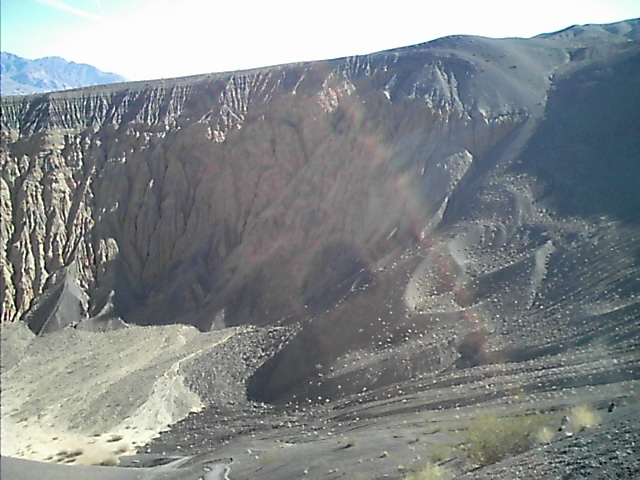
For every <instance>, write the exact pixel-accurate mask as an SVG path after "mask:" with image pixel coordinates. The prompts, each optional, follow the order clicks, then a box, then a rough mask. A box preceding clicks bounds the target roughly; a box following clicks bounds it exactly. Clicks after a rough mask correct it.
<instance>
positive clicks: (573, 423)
mask: <svg viewBox="0 0 640 480" xmlns="http://www.w3.org/2000/svg"><path fill="white" fill-rule="evenodd" d="M599 422H600V416H599V415H598V414H597V413H596V412H595V411H593V410H592V409H591V408H590V407H589V406H588V405H578V406H577V407H573V408H572V409H571V412H570V413H569V429H570V430H571V431H574V432H581V431H582V430H584V429H585V428H589V427H593V426H594V425H597V424H598V423H599Z"/></svg>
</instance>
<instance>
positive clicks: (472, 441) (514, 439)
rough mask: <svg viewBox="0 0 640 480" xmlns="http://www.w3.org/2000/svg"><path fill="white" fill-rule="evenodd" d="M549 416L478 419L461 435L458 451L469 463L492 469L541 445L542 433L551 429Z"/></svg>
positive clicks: (489, 416)
mask: <svg viewBox="0 0 640 480" xmlns="http://www.w3.org/2000/svg"><path fill="white" fill-rule="evenodd" d="M550 425H551V418H550V417H549V416H547V415H542V414H536V415H522V416H512V417H496V416H495V415H481V416H479V417H477V418H476V419H475V420H474V421H473V422H472V423H471V424H470V425H469V427H468V428H467V429H466V430H463V431H462V432H461V433H460V435H461V437H462V438H461V440H462V444H461V446H460V447H459V448H460V449H461V450H462V451H463V452H464V453H465V454H466V455H467V456H468V457H469V459H470V460H471V461H472V462H474V463H476V464H479V465H491V464H492V463H496V462H498V461H500V460H502V459H503V458H506V457H508V456H511V455H517V454H519V453H522V452H525V451H527V450H529V449H530V448H532V447H533V446H534V445H535V444H536V443H537V442H538V441H539V433H540V432H541V431H542V430H543V429H544V428H545V427H546V428H549V429H550Z"/></svg>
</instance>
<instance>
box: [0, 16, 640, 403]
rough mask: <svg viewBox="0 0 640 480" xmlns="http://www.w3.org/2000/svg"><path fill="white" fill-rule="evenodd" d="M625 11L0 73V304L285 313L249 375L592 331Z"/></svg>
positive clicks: (622, 219) (629, 48)
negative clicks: (51, 76) (271, 350)
mask: <svg viewBox="0 0 640 480" xmlns="http://www.w3.org/2000/svg"><path fill="white" fill-rule="evenodd" d="M638 31H639V23H638V21H629V22H623V23H620V24H615V25H609V26H586V27H574V28H571V29H568V30H566V31H562V32H558V33H556V34H550V35H545V36H541V37H536V38H533V39H528V40H523V39H504V40H492V39H486V38H479V37H448V38H444V39H440V40H436V41H434V42H430V43H427V44H422V45H417V46H413V47H407V48H403V49H398V50H392V51H387V52H381V53H377V54H372V55H366V56H359V57H350V58H345V59H338V60H332V61H325V62H313V63H301V64H293V65H284V66H278V67H272V68H268V69H259V70H253V71H246V72H234V73H228V74H211V75H204V76H198V77H190V78H183V79H175V80H165V81H154V82H139V83H129V84H124V85H118V86H105V87H100V88H89V89H83V90H79V91H74V92H60V93H53V94H48V95H43V96H30V97H8V98H3V99H2V144H1V152H0V164H1V165H2V179H1V184H0V188H1V190H0V194H1V201H2V210H1V214H2V218H1V220H2V227H1V230H0V241H1V242H0V243H1V244H2V249H3V252H4V254H3V256H2V284H3V289H2V298H1V301H2V321H16V320H19V319H21V318H23V317H25V315H27V313H28V312H29V311H30V309H31V313H30V314H29V315H31V316H30V317H28V318H34V315H35V314H34V313H33V312H34V311H35V310H37V309H39V310H37V315H35V316H36V317H38V318H53V317H51V315H49V314H46V315H45V314H44V313H43V312H42V305H43V304H44V303H46V302H45V301H44V300H42V299H45V300H46V298H49V297H51V298H53V297H55V296H56V295H58V297H56V298H61V296H63V297H64V298H65V299H67V300H69V298H70V297H69V295H70V294H69V292H75V293H73V295H72V297H73V299H74V300H73V301H72V302H71V303H73V305H75V306H76V307H77V308H76V307H74V310H73V311H74V312H77V315H76V314H74V315H66V314H65V315H62V316H61V315H57V314H54V315H53V316H54V317H55V318H58V320H57V325H59V326H64V324H65V320H64V318H66V319H67V320H66V322H74V323H75V322H80V323H83V321H87V320H90V321H91V323H90V324H91V325H94V326H96V325H106V323H105V322H111V324H112V325H119V324H120V322H121V321H124V322H129V323H138V324H143V325H144V324H167V323H174V322H183V323H189V324H193V325H196V326H198V327H199V328H201V329H203V330H208V329H210V328H212V327H214V328H218V327H221V326H229V325H238V324H247V323H253V324H275V323H293V322H296V321H304V322H307V323H305V327H304V328H303V329H302V331H301V333H300V334H299V335H297V336H296V337H295V338H294V339H293V340H292V341H291V343H290V345H289V347H288V348H285V349H284V350H283V351H282V352H281V353H280V354H279V355H278V356H276V357H275V358H274V359H273V360H272V361H271V362H269V363H268V364H267V365H265V367H264V369H263V370H262V372H260V374H259V375H257V376H256V379H255V391H256V392H259V393H256V395H257V396H262V398H264V399H268V400H277V399H278V398H280V397H281V396H282V395H284V394H283V393H282V392H293V391H295V392H298V393H300V392H307V393H308V392H310V391H311V390H314V389H316V387H315V386H314V387H310V386H309V385H308V384H307V381H306V379H307V378H309V376H310V375H311V376H313V375H316V374H317V373H318V371H320V372H321V373H323V374H324V375H325V376H324V380H323V381H322V382H320V383H321V387H320V389H321V391H322V392H323V393H324V394H329V392H338V390H340V389H342V388H344V387H343V385H344V383H345V381H346V380H349V382H351V383H350V384H351V385H354V387H353V388H357V386H358V381H356V380H357V379H364V378H367V382H368V384H371V383H372V382H373V383H374V384H375V383H376V382H378V383H379V384H385V383H389V382H391V381H394V379H397V378H403V377H406V376H407V375H415V374H416V373H417V372H418V373H419V372H420V371H433V370H437V369H442V368H447V367H450V366H451V365H453V364H455V362H458V361H462V362H467V363H469V364H473V363H474V362H488V361H492V359H494V358H498V357H500V358H525V357H528V356H531V355H537V354H539V353H540V352H543V351H545V350H544V349H545V348H555V346H557V345H558V344H559V342H560V341H562V342H565V346H564V347H563V348H566V345H568V344H571V342H574V343H580V342H588V341H590V340H589V339H593V338H595V336H601V338H605V339H610V341H611V342H615V339H616V338H617V337H616V336H617V335H621V336H624V335H627V334H630V329H631V328H632V325H633V320H634V319H637V318H638V315H639V314H640V313H639V312H640V307H639V303H638V293H639V292H640V285H639V284H638V278H640V275H639V271H640V269H639V265H638V256H637V245H638V240H637V239H638V235H639V230H638V229H639V226H638V225H639V217H638V212H637V209H636V208H635V205H637V204H638V193H637V192H639V191H640V188H639V187H640V185H639V184H638V180H637V178H640V177H638V176H637V175H634V174H633V172H634V171H637V168H638V167H637V165H638V162H637V160H638V154H637V152H638V151H639V149H640V145H639V143H638V142H639V140H638V135H637V134H636V133H637V132H636V131H635V130H636V129H635V125H637V124H638V123H639V120H640V118H638V117H639V112H640V96H639V95H640V92H639V89H638V87H637V86H636V80H637V78H638V76H639V74H640V71H638V70H639V69H638V65H640V61H639V60H640V46H639V44H638ZM61 272H64V273H61ZM62 276H64V280H61V278H62ZM61 282H62V283H61ZM69 282H71V283H69ZM56 289H57V290H56ZM50 303H52V304H53V303H55V302H53V301H51V302H50ZM56 305H60V302H58V303H56ZM64 305H69V303H65V304H64ZM57 311H58V312H59V311H60V310H59V309H58V310H57ZM43 315H44V316H43ZM56 315H57V316H56ZM62 317H64V318H62ZM101 322H102V323H101ZM45 323H46V322H45ZM54 323H55V322H54ZM47 324H51V323H47ZM605 324H606V326H605ZM612 325H615V327H613V326H612ZM92 328H93V327H92ZM95 328H98V327H97V326H96V327H95ZM612 328H617V330H615V331H614V330H611V329H612ZM569 332H570V333H571V334H568V333H569ZM469 335H471V336H470V337H469ZM560 338H562V339H563V340H559V339H560ZM567 338H568V339H569V340H567ZM465 339H466V343H465ZM606 341H609V340H606ZM397 343H401V344H403V345H405V346H406V348H405V349H404V350H403V351H404V352H405V355H406V356H405V357H403V358H396V360H397V361H393V362H389V363H388V365H393V366H392V367H389V368H388V369H386V370H385V369H384V368H382V369H381V368H380V362H382V360H381V358H383V357H384V354H383V353H380V352H383V351H384V348H385V345H388V344H394V345H395V344H397ZM358 349H362V352H363V354H362V355H361V358H360V360H359V361H358V362H355V363H354V362H352V360H353V359H352V358H351V357H348V356H349V355H353V351H354V350H358ZM372 349H373V350H372ZM374 350H375V351H376V352H378V353H376V354H375V355H374V356H373V357H370V356H369V355H370V354H371V352H372V351H374ZM425 351H426V352H428V355H425V354H424V352H425ZM303 352H304V355H302V353H303ZM350 352H351V353H350ZM378 354H380V355H382V357H381V356H380V355H378ZM301 356H302V357H304V358H305V361H304V362H299V361H297V362H295V361H294V362H293V364H294V365H296V367H295V368H292V367H291V365H292V361H293V359H296V358H298V359H299V358H300V357H301ZM461 356H462V357H463V358H462V359H461ZM367 358H373V359H374V360H371V361H368V360H367ZM350 362H351V363H350ZM343 364H344V365H345V367H344V368H342V367H340V365H343ZM318 365H320V367H318ZM346 365H348V368H347V367H346ZM403 365H414V367H411V368H414V370H411V369H403V368H404V367H403ZM416 365H417V366H416ZM285 366H286V368H285ZM373 366H375V368H373ZM374 370H375V371H376V372H377V373H376V375H377V377H376V378H369V377H367V376H366V375H367V373H366V372H373V371H374ZM329 371H330V372H331V374H330V375H329V374H328V372H329ZM363 372H365V375H364V376H363ZM310 389H311V390H310ZM342 391H344V390H342ZM307 393H303V394H305V395H306V394H307ZM287 395H288V394H287ZM284 396H285V397H286V395H284Z"/></svg>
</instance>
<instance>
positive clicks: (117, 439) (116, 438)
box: [107, 435, 124, 443]
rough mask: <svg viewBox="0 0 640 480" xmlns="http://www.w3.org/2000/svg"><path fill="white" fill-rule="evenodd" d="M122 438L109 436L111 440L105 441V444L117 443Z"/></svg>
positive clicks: (120, 436)
mask: <svg viewBox="0 0 640 480" xmlns="http://www.w3.org/2000/svg"><path fill="white" fill-rule="evenodd" d="M123 438H124V437H123V436H122V435H111V438H109V440H107V442H109V443H115V442H119V441H120V440H122V439H123Z"/></svg>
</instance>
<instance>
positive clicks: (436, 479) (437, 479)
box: [404, 462, 450, 480]
mask: <svg viewBox="0 0 640 480" xmlns="http://www.w3.org/2000/svg"><path fill="white" fill-rule="evenodd" d="M445 478H450V474H449V471H448V470H447V469H446V468H445V467H443V466H442V465H436V464H434V463H431V462H429V463H427V464H426V465H425V466H424V467H422V468H421V469H420V470H414V471H413V472H410V473H409V474H407V476H406V477H404V480H444V479H445Z"/></svg>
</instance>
